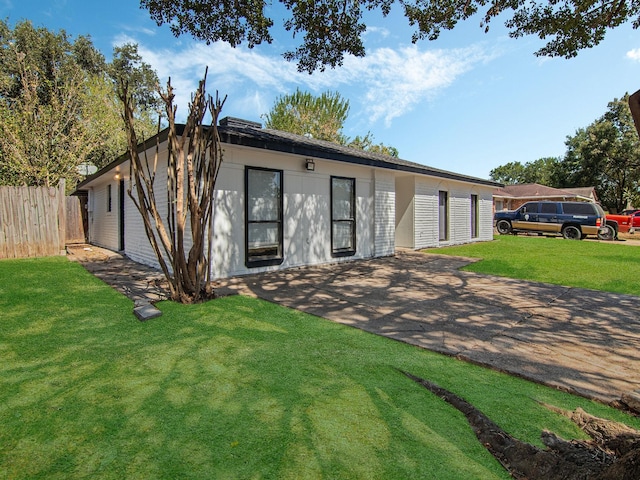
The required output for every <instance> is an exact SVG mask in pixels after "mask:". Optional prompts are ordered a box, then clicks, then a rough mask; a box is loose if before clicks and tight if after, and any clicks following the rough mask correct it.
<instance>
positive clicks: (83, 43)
mask: <svg viewBox="0 0 640 480" xmlns="http://www.w3.org/2000/svg"><path fill="white" fill-rule="evenodd" d="M136 54H137V47H136V46H124V47H118V48H116V50H115V52H114V59H115V62H114V64H108V63H107V62H106V61H105V58H104V56H103V55H102V54H101V53H100V52H99V51H98V50H97V49H96V48H95V47H94V46H93V44H92V42H91V39H90V38H89V37H88V36H80V37H78V38H76V39H75V40H73V39H72V38H71V37H69V36H68V35H67V34H66V33H65V32H64V31H63V30H61V31H59V32H52V31H49V30H47V29H46V28H35V27H34V26H33V25H32V24H31V23H30V22H29V21H23V22H19V23H17V24H16V25H15V27H14V28H13V29H12V28H10V26H9V25H8V24H7V23H6V22H4V21H0V159H1V161H0V183H2V184H8V185H37V186H53V185H56V184H57V183H58V182H59V180H60V179H62V178H64V179H66V180H67V186H68V188H73V186H74V185H75V183H76V181H77V180H79V179H80V174H79V172H78V170H77V168H78V166H79V165H80V164H82V163H92V164H94V165H96V166H97V167H101V166H103V165H105V164H106V163H108V162H109V161H111V160H113V159H114V158H115V157H117V156H118V155H120V154H121V153H123V152H124V151H125V150H126V146H127V140H126V134H125V130H124V124H123V122H122V118H121V117H122V116H121V108H120V106H119V103H118V98H117V95H116V91H115V89H114V85H115V83H114V82H115V79H116V78H117V77H118V76H123V75H132V74H133V72H136V71H138V70H141V69H142V70H144V69H143V68H142V64H141V62H140V61H139V58H137V59H136V56H135V55H136ZM118 59H123V62H124V63H125V64H129V65H130V66H132V70H131V71H124V70H123V68H121V65H120V66H118V64H117V60H118ZM136 61H137V62H138V63H136ZM121 63H122V62H121ZM154 75H155V74H153V75H152V74H151V73H150V72H148V71H147V72H146V79H147V83H146V84H144V83H143V82H139V83H137V84H136V91H137V92H138V94H139V95H140V96H145V95H146V96H148V90H147V89H148V88H149V84H150V83H154V87H153V88H154V90H155V83H157V80H155V81H154V82H152V81H151V80H152V78H154ZM145 92H146V93H145ZM148 100H149V99H148V98H147V101H148ZM149 106H150V104H147V107H149ZM147 112H148V109H147ZM138 120H139V122H138V126H139V127H140V128H141V129H143V130H144V131H145V132H146V133H151V132H150V129H151V128H152V126H154V125H155V123H156V120H155V119H153V121H151V120H150V116H146V117H144V116H143V117H140V118H139V119H138ZM143 126H144V128H143Z"/></svg>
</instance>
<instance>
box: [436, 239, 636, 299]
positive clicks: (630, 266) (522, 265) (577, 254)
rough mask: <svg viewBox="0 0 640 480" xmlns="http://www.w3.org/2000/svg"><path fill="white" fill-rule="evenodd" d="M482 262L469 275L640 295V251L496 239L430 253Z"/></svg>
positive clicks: (626, 247) (471, 267) (596, 244)
mask: <svg viewBox="0 0 640 480" xmlns="http://www.w3.org/2000/svg"><path fill="white" fill-rule="evenodd" d="M427 252H431V253H441V254H445V255H459V256H465V257H476V258H481V259H482V261H480V262H477V263H473V264H471V265H468V266H466V267H464V268H463V270H466V271H469V272H477V273H484V274H489V275H498V276H502V277H510V278H520V279H525V280H533V281H537V282H546V283H553V284H557V285H566V286H571V287H580V288H590V289H594V290H602V291H605V292H614V293H627V294H630V295H640V274H639V272H640V247H637V246H629V245H624V244H621V243H616V242H610V243H601V242H588V241H581V242H580V241H569V240H564V239H559V238H553V237H550V238H547V237H525V236H514V235H500V236H496V237H495V239H494V241H492V242H480V243H472V244H466V245H460V246H455V247H445V248H438V249H433V250H427Z"/></svg>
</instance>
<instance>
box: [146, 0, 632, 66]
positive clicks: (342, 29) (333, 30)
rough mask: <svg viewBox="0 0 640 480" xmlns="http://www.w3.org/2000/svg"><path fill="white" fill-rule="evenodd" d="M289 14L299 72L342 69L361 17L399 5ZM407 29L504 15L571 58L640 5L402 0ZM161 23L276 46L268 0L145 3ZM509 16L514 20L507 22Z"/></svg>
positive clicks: (352, 2) (323, 5)
mask: <svg viewBox="0 0 640 480" xmlns="http://www.w3.org/2000/svg"><path fill="white" fill-rule="evenodd" d="M280 3H281V4H282V5H283V6H284V7H285V8H286V9H287V10H288V11H289V12H290V14H291V16H290V17H289V18H286V19H284V20H283V24H282V26H283V27H284V28H285V29H286V30H287V31H290V32H292V34H293V36H294V37H296V36H300V37H302V44H301V45H300V46H299V47H297V48H296V49H295V50H293V51H288V52H285V53H284V56H285V58H286V59H288V60H294V61H297V62H298V69H299V70H300V71H307V72H309V73H311V72H313V71H315V70H316V69H321V70H324V68H325V67H326V66H327V65H328V66H330V67H336V66H338V65H342V62H343V60H344V56H345V54H350V55H354V56H357V57H363V56H364V55H365V48H364V45H363V43H362V36H363V34H364V33H365V32H366V29H367V27H366V25H365V23H364V21H363V15H364V14H365V12H366V11H380V13H381V14H382V15H383V16H384V17H386V16H387V15H388V14H389V12H390V11H391V7H392V6H393V5H394V4H395V3H396V1H395V0H320V1H300V0H280ZM397 3H398V4H399V6H400V8H402V9H403V10H404V15H405V17H406V18H407V21H408V23H409V25H411V26H412V27H414V29H415V30H414V32H413V34H412V37H411V40H412V41H413V42H414V43H415V42H417V41H418V40H422V39H425V38H427V39H429V40H435V39H437V38H438V36H439V35H440V33H441V31H442V30H451V29H453V28H454V27H455V26H456V24H457V23H458V21H460V20H467V19H469V18H471V17H474V16H475V15H476V14H479V15H481V22H480V26H481V27H482V28H484V29H485V31H487V30H488V29H489V24H490V22H491V21H492V20H493V19H494V18H495V17H498V16H501V17H502V18H505V19H506V21H505V25H506V26H507V28H509V30H510V31H509V35H510V36H511V37H513V38H517V37H522V36H524V35H535V36H537V37H539V38H541V39H544V40H548V41H547V44H546V45H545V46H544V47H542V48H541V49H540V50H538V51H537V52H536V55H549V56H563V57H567V58H569V57H573V56H575V55H576V54H577V52H578V51H579V50H581V49H584V48H590V47H593V46H594V45H597V44H598V43H600V42H601V41H602V39H603V38H604V37H605V34H606V32H607V30H609V29H613V28H616V27H618V26H620V25H622V24H623V23H625V22H627V21H629V20H633V28H638V26H639V25H640V3H639V2H636V1H634V0H616V1H612V0H604V1H600V0H554V1H548V2H546V1H543V0H539V1H535V0H532V1H531V2H524V1H492V2H486V1H485V0H466V1H459V0H441V1H433V0H413V1H411V0H397ZM140 5H141V7H142V8H145V9H147V10H148V11H149V13H150V15H151V18H152V19H153V20H155V21H156V23H157V24H158V25H162V24H164V23H168V24H169V25H170V26H171V30H172V32H173V33H174V35H176V36H179V35H181V34H183V33H190V34H191V35H193V36H194V37H195V38H197V39H199V40H204V41H206V42H207V43H209V42H215V41H218V40H223V41H225V42H228V43H229V44H230V45H231V46H233V47H235V46H238V45H240V44H242V43H243V42H246V43H247V45H248V46H249V47H250V48H252V47H254V46H255V45H259V44H261V43H262V42H267V43H271V42H272V40H273V38H272V37H271V33H270V30H271V29H272V28H273V27H274V21H273V20H272V19H271V18H269V16H268V15H267V13H266V10H267V8H269V7H270V5H271V4H269V3H267V2H266V1H264V0H258V1H253V0H252V1H243V0H235V1H230V0H200V1H198V2H194V1H192V0H141V1H140ZM509 14H510V15H511V16H510V17H509Z"/></svg>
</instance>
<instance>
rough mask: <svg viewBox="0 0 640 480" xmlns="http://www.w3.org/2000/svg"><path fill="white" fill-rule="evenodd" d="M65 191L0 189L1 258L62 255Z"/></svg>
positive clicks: (59, 188) (45, 188) (64, 227)
mask: <svg viewBox="0 0 640 480" xmlns="http://www.w3.org/2000/svg"><path fill="white" fill-rule="evenodd" d="M64 187H65V186H64V181H63V182H60V185H58V187H57V188H53V187H49V188H47V187H0V258H23V257H44V256H51V255H64V253H65V235H66V215H65V206H66V200H65V196H64Z"/></svg>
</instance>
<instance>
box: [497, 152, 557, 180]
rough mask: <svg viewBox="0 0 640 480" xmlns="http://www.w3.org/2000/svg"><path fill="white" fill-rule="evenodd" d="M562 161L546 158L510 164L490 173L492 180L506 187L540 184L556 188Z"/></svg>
mask: <svg viewBox="0 0 640 480" xmlns="http://www.w3.org/2000/svg"><path fill="white" fill-rule="evenodd" d="M560 162H561V159H559V158H555V157H545V158H539V159H538V160H534V161H533V162H526V163H525V164H522V163H520V162H509V163H507V164H506V165H501V166H499V167H496V168H494V169H493V170H491V172H490V173H489V176H490V177H491V179H493V180H495V181H496V182H500V183H504V184H506V185H513V184H525V183H539V184H541V185H548V186H550V187H551V186H555V185H556V184H557V183H558V182H557V178H558V175H559V173H558V172H559V168H560Z"/></svg>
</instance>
